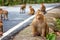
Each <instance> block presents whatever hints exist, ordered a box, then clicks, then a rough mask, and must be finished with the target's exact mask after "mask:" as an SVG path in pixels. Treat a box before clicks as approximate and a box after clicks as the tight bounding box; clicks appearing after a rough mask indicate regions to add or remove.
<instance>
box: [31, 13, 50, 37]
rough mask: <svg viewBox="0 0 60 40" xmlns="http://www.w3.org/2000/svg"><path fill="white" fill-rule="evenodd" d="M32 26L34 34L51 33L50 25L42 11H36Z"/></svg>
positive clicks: (44, 34) (43, 34) (44, 35)
mask: <svg viewBox="0 0 60 40" xmlns="http://www.w3.org/2000/svg"><path fill="white" fill-rule="evenodd" d="M31 26H32V34H33V36H42V37H46V35H47V34H48V33H49V27H48V25H47V22H46V20H45V16H44V15H43V13H42V12H37V13H36V15H35V18H34V19H33V21H32V23H31Z"/></svg>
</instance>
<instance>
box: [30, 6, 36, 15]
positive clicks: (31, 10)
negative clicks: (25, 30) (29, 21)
mask: <svg viewBox="0 0 60 40" xmlns="http://www.w3.org/2000/svg"><path fill="white" fill-rule="evenodd" d="M29 8H30V12H29V14H31V15H34V13H35V10H34V9H33V8H32V6H29Z"/></svg>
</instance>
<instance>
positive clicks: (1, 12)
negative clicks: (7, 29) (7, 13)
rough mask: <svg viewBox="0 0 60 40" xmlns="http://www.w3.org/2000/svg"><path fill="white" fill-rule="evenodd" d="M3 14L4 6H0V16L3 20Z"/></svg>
mask: <svg viewBox="0 0 60 40" xmlns="http://www.w3.org/2000/svg"><path fill="white" fill-rule="evenodd" d="M2 14H3V11H2V8H0V18H1V20H2Z"/></svg>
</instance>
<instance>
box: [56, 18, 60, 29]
mask: <svg viewBox="0 0 60 40" xmlns="http://www.w3.org/2000/svg"><path fill="white" fill-rule="evenodd" d="M56 24H57V25H56V28H57V29H58V30H60V19H56Z"/></svg>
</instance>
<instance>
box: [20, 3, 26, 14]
mask: <svg viewBox="0 0 60 40" xmlns="http://www.w3.org/2000/svg"><path fill="white" fill-rule="evenodd" d="M25 8H26V4H22V5H21V8H20V11H22V12H24V13H25Z"/></svg>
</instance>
